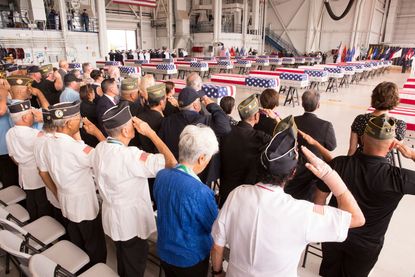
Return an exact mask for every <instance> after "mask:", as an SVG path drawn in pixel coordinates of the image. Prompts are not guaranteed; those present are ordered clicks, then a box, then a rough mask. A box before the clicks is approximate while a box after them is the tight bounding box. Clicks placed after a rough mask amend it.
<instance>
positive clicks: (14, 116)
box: [10, 110, 30, 124]
mask: <svg viewBox="0 0 415 277" xmlns="http://www.w3.org/2000/svg"><path fill="white" fill-rule="evenodd" d="M29 112H30V110H26V111H22V112H18V113H10V119H11V120H12V121H13V123H14V124H16V123H17V122H19V121H21V120H22V117H23V116H24V115H26V114H27V113H29Z"/></svg>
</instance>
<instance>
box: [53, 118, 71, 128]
mask: <svg viewBox="0 0 415 277" xmlns="http://www.w3.org/2000/svg"><path fill="white" fill-rule="evenodd" d="M70 119H71V118H66V119H53V120H52V122H53V125H55V126H56V128H62V127H64V126H65V124H66V122H68V121H69V120H70Z"/></svg>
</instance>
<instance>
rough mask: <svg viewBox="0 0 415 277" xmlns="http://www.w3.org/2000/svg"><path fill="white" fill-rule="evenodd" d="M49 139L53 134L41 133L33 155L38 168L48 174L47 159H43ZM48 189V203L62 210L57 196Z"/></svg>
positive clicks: (36, 141)
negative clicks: (45, 145)
mask: <svg viewBox="0 0 415 277" xmlns="http://www.w3.org/2000/svg"><path fill="white" fill-rule="evenodd" d="M49 138H53V134H50V133H44V132H43V131H41V132H39V134H38V136H37V138H36V140H35V144H34V146H33V154H34V155H35V161H36V165H37V168H38V169H39V170H40V171H43V172H46V171H48V169H47V167H46V165H45V159H44V157H43V145H44V144H45V142H46V140H47V139H49ZM45 187H46V197H47V199H48V201H49V202H50V203H51V204H52V205H53V206H54V207H55V208H58V209H60V208H61V206H60V205H59V201H58V199H56V197H55V195H54V194H53V193H52V192H51V191H50V189H49V188H48V187H47V186H45Z"/></svg>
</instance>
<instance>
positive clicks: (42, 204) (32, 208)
mask: <svg viewBox="0 0 415 277" xmlns="http://www.w3.org/2000/svg"><path fill="white" fill-rule="evenodd" d="M24 191H25V192H26V209H27V211H28V212H29V215H30V221H33V220H36V219H38V218H39V217H42V216H45V215H50V213H51V206H50V203H49V201H48V198H47V197H46V189H45V188H44V187H43V188H39V189H25V190H24Z"/></svg>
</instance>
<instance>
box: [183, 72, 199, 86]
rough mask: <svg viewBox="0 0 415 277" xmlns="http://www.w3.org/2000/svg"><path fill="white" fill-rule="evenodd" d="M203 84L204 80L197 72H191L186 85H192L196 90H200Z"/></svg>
mask: <svg viewBox="0 0 415 277" xmlns="http://www.w3.org/2000/svg"><path fill="white" fill-rule="evenodd" d="M202 85H203V80H202V78H201V77H200V75H199V74H197V73H196V72H193V73H190V75H189V76H188V77H187V79H186V86H188V87H192V88H194V89H195V90H200V89H201V88H202Z"/></svg>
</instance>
